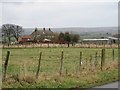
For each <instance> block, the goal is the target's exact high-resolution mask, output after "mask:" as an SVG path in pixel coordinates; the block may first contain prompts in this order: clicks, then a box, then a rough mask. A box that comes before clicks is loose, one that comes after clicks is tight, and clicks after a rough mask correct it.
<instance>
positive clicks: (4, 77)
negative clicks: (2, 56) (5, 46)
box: [3, 51, 10, 80]
mask: <svg viewBox="0 0 120 90" xmlns="http://www.w3.org/2000/svg"><path fill="white" fill-rule="evenodd" d="M9 56H10V51H7V55H6V60H5V63H4V74H3V80H5V79H6V71H7V66H8V61H9Z"/></svg>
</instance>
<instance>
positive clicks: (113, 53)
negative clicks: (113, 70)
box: [112, 49, 115, 61]
mask: <svg viewBox="0 0 120 90" xmlns="http://www.w3.org/2000/svg"><path fill="white" fill-rule="evenodd" d="M114 57H115V52H114V49H113V50H112V60H113V61H114Z"/></svg>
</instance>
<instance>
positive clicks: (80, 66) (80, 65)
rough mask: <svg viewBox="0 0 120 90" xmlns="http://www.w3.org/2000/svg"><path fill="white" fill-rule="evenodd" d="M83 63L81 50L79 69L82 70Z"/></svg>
mask: <svg viewBox="0 0 120 90" xmlns="http://www.w3.org/2000/svg"><path fill="white" fill-rule="evenodd" d="M81 65H82V52H80V62H79V70H80V67H81Z"/></svg>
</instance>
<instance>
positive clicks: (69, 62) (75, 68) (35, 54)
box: [2, 48, 118, 88]
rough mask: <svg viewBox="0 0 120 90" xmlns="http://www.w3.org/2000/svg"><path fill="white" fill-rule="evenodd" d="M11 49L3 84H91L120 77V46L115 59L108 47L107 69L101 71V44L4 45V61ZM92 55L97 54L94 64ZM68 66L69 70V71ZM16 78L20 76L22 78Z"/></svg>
mask: <svg viewBox="0 0 120 90" xmlns="http://www.w3.org/2000/svg"><path fill="white" fill-rule="evenodd" d="M8 50H9V51H10V60H9V65H8V70H7V80H6V81H3V87H5V88H6V87H27V88H28V87H29V88H32V87H34V88H37V87H41V88H44V87H45V88H58V87H59V88H60V87H61V88H72V87H86V88H87V87H93V86H96V85H101V84H105V83H109V82H112V81H116V80H118V71H117V70H118V67H117V60H118V49H115V61H112V49H106V58H105V60H106V62H105V66H104V70H103V71H100V60H101V57H100V53H101V49H100V48H99V49H96V48H95V49H93V48H28V49H27V48H26V49H3V50H2V61H3V62H2V63H3V64H4V60H5V57H6V52H7V51H8ZM62 51H63V52H64V56H63V70H62V77H61V80H60V81H59V80H58V72H59V66H60V58H61V52H62ZM80 51H82V53H83V59H82V60H83V65H82V67H81V71H79V58H80V57H79V55H80ZM40 52H42V61H41V69H40V74H39V78H38V79H35V74H36V71H37V66H38V60H39V53H40ZM96 52H98V59H97V60H98V66H97V67H94V61H95V58H94V57H95V53H96ZM90 55H92V57H93V59H92V66H90ZM83 68H84V69H83ZM66 69H67V72H68V74H66ZM17 75H18V76H17ZM15 78H18V79H19V81H17V80H16V79H15Z"/></svg>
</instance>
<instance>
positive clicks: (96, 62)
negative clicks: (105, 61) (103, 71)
mask: <svg viewBox="0 0 120 90" xmlns="http://www.w3.org/2000/svg"><path fill="white" fill-rule="evenodd" d="M94 64H95V67H96V66H97V64H98V61H97V52H96V53H95V63H94Z"/></svg>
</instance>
